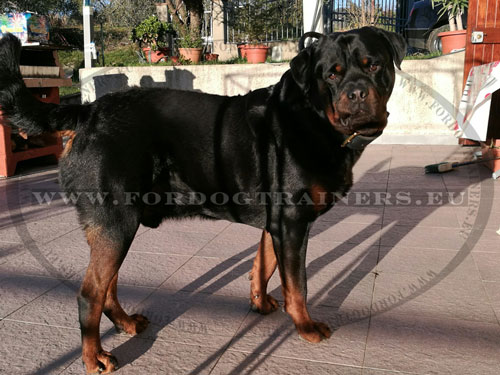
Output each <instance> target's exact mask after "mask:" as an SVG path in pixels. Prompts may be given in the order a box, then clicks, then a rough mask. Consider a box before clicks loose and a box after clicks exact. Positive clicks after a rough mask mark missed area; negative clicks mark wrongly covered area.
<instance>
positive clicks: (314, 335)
mask: <svg viewBox="0 0 500 375" xmlns="http://www.w3.org/2000/svg"><path fill="white" fill-rule="evenodd" d="M296 327H297V331H298V332H299V335H300V337H301V338H303V339H304V340H306V341H308V342H312V343H318V342H320V341H321V340H324V339H328V338H330V336H331V335H332V331H331V330H330V328H329V327H328V326H327V325H326V324H325V323H321V322H314V321H312V320H311V321H310V322H307V323H303V324H298V325H296Z"/></svg>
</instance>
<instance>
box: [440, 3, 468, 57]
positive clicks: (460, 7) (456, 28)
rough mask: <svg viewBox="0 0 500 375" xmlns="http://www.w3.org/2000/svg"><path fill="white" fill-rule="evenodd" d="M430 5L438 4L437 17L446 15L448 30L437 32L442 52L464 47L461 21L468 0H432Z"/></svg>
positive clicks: (464, 39) (463, 31) (464, 33)
mask: <svg viewBox="0 0 500 375" xmlns="http://www.w3.org/2000/svg"><path fill="white" fill-rule="evenodd" d="M432 6H433V7H436V6H440V7H441V9H439V11H438V15H439V17H443V16H444V15H447V16H448V23H449V25H450V31H445V32H442V33H439V34H438V36H439V37H440V38H441V44H442V50H443V54H445V53H450V52H451V51H453V50H455V49H461V48H464V47H465V43H466V31H465V30H464V27H463V23H462V14H463V13H464V10H465V9H467V7H468V6H469V1H468V0H432Z"/></svg>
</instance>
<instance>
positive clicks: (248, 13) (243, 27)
mask: <svg viewBox="0 0 500 375" xmlns="http://www.w3.org/2000/svg"><path fill="white" fill-rule="evenodd" d="M277 10H278V6H277V2H270V1H267V0H245V1H243V2H239V6H238V7H235V8H234V10H233V12H234V13H233V17H232V21H231V23H230V26H231V27H232V28H233V29H234V30H235V31H236V35H237V38H238V39H239V40H240V43H241V44H240V45H239V46H238V48H239V49H240V54H241V57H243V58H246V59H247V61H248V62H249V63H251V64H255V63H263V62H265V61H266V57H267V53H268V50H269V47H268V46H266V45H265V44H263V41H265V40H266V36H267V35H266V34H267V33H268V31H269V30H270V29H271V28H272V26H273V25H272V24H273V22H274V21H276V13H277Z"/></svg>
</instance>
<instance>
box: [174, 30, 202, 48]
mask: <svg viewBox="0 0 500 375" xmlns="http://www.w3.org/2000/svg"><path fill="white" fill-rule="evenodd" d="M177 45H178V46H179V47H180V48H201V47H203V39H201V38H200V37H199V36H198V35H193V34H192V33H189V32H187V33H185V34H184V36H183V37H182V38H179V39H178V40H177Z"/></svg>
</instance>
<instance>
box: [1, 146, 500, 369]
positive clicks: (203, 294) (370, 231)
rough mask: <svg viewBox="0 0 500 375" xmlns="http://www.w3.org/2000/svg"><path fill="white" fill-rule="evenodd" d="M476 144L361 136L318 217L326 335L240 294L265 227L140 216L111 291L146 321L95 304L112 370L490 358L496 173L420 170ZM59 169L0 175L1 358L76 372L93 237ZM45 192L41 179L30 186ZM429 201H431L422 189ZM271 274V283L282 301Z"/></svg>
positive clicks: (494, 320) (314, 250)
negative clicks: (340, 186)
mask: <svg viewBox="0 0 500 375" xmlns="http://www.w3.org/2000/svg"><path fill="white" fill-rule="evenodd" d="M473 151H474V149H470V148H460V147H458V146H457V147H455V146H404V145H372V146H370V147H369V148H368V149H367V150H366V151H365V154H364V155H363V157H362V158H361V160H360V161H359V163H358V164H357V165H356V167H355V179H356V183H355V185H354V187H353V190H352V192H351V194H350V195H349V197H348V199H347V200H344V201H343V202H340V203H339V205H338V206H337V207H334V208H333V209H332V210H331V211H330V212H329V213H327V214H326V215H325V216H324V217H322V218H321V219H320V220H319V221H318V222H317V223H316V224H315V226H314V228H313V230H312V233H311V239H310V242H309V251H308V260H307V262H308V267H307V273H308V286H309V300H308V302H309V305H310V311H311V313H312V315H313V317H314V318H315V319H317V320H321V321H324V322H327V323H329V324H330V326H331V327H332V328H333V329H334V333H333V336H332V337H331V338H330V339H329V340H327V341H323V342H321V343H320V344H317V345H313V344H309V343H306V342H304V341H302V340H301V339H299V337H298V335H297V334H296V333H295V330H294V327H293V324H292V323H291V320H290V319H289V318H288V316H287V315H286V314H285V313H283V312H282V311H278V312H275V313H273V314H271V315H269V316H260V315H258V314H256V313H253V312H251V311H250V309H249V305H248V293H249V282H248V280H247V274H248V272H249V271H250V268H251V264H252V257H253V256H254V254H255V251H256V249H257V243H258V240H259V238H260V230H258V229H255V228H251V227H247V226H244V225H241V224H231V223H229V222H226V221H213V222H209V221H197V220H196V221H191V222H167V223H165V224H163V225H162V226H161V227H160V228H159V229H157V230H149V229H147V228H141V229H140V231H139V233H138V235H137V238H136V240H135V242H134V244H133V246H132V248H131V250H130V252H129V255H128V257H127V259H126V260H125V263H124V265H123V267H122V269H121V272H120V279H119V284H120V285H119V296H120V300H121V302H122V305H123V306H124V308H125V309H126V310H127V311H129V312H130V313H133V312H141V313H143V314H145V315H147V316H148V317H149V318H150V320H151V322H152V324H151V325H150V327H149V328H148V329H147V331H145V332H144V333H142V334H141V335H139V336H138V337H133V338H132V337H128V336H126V335H120V334H117V333H115V332H114V330H113V328H112V325H111V323H110V322H109V321H108V320H107V318H105V317H104V318H103V321H102V323H101V331H102V338H103V346H104V347H105V349H107V350H110V351H111V352H112V353H113V354H114V355H115V356H116V357H117V358H118V360H119V362H120V365H121V368H120V370H119V371H118V373H121V374H235V375H238V374H246V373H252V374H301V375H305V374H365V375H383V374H399V373H402V374H455V375H456V374H498V373H499V371H500V370H499V369H500V325H499V317H500V237H499V235H498V234H497V233H496V231H497V230H498V229H499V226H500V198H499V197H500V188H499V183H498V182H495V181H493V180H492V179H491V178H490V176H491V174H490V172H489V171H488V170H487V169H486V168H485V167H483V166H470V167H462V168H460V169H457V170H455V171H453V172H450V173H448V174H444V175H424V174H423V166H425V165H427V164H433V163H437V162H439V161H443V160H464V159H467V158H470V157H471V154H472V152H473ZM58 191H59V186H58V184H57V170H56V169H55V168H48V169H47V168H46V169H44V170H42V171H38V172H35V173H28V174H25V175H22V176H20V177H16V178H12V179H9V180H0V353H1V355H0V373H3V374H81V373H83V368H82V364H81V358H80V332H79V329H78V320H77V319H78V316H77V306H76V300H75V295H76V291H77V289H78V286H79V283H80V281H81V279H82V276H83V273H84V271H85V268H86V265H87V262H88V248H87V244H86V242H85V240H84V238H83V235H82V232H81V230H80V227H79V224H78V221H77V219H76V215H75V212H74V209H73V208H72V207H71V206H69V205H67V204H65V203H64V201H63V200H62V199H60V196H58V195H57V194H56V196H55V199H54V201H53V202H52V203H51V204H50V205H49V204H46V203H43V204H39V203H38V201H37V197H41V196H43V194H45V193H47V194H49V196H50V194H51V192H58ZM40 194H42V195H40ZM430 203H432V204H430ZM278 279H279V278H278V277H277V275H275V276H274V277H273V279H272V280H271V284H270V290H271V291H272V292H271V293H272V295H274V296H275V297H277V298H278V299H279V300H280V301H282V297H281V291H280V288H279V280H278Z"/></svg>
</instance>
